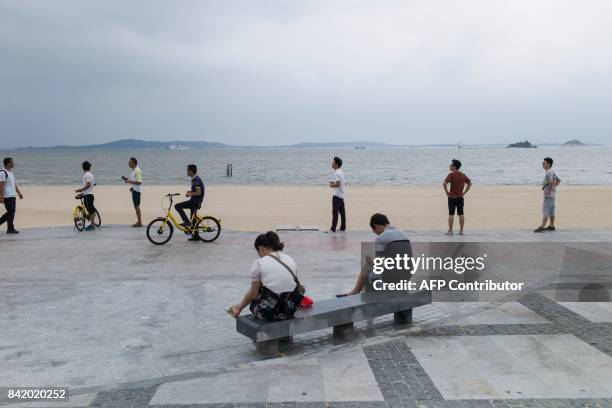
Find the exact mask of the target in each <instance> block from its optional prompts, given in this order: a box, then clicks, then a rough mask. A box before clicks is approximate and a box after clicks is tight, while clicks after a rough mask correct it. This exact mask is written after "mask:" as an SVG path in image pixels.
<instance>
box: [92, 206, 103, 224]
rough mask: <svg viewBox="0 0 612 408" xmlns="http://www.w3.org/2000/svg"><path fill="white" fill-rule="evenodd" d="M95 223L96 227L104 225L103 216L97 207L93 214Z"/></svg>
mask: <svg viewBox="0 0 612 408" xmlns="http://www.w3.org/2000/svg"><path fill="white" fill-rule="evenodd" d="M93 223H94V225H95V226H96V227H99V226H100V225H102V217H100V212H99V211H98V210H97V209H96V212H95V213H94V215H93Z"/></svg>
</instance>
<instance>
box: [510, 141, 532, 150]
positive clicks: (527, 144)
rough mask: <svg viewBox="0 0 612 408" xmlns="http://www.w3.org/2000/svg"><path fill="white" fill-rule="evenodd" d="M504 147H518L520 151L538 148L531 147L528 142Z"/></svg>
mask: <svg viewBox="0 0 612 408" xmlns="http://www.w3.org/2000/svg"><path fill="white" fill-rule="evenodd" d="M506 147H518V148H521V149H534V148H536V147H538V146H536V145H533V144H531V143H529V141H527V140H525V141H523V142H516V143H511V144H509V145H508V146H506Z"/></svg>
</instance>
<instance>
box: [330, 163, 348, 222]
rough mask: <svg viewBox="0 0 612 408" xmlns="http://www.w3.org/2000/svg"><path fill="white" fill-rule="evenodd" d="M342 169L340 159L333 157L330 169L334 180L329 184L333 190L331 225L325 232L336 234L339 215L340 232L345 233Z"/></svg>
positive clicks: (343, 177) (343, 178) (344, 180)
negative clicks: (332, 170)
mask: <svg viewBox="0 0 612 408" xmlns="http://www.w3.org/2000/svg"><path fill="white" fill-rule="evenodd" d="M340 167H342V159H341V158H339V157H337V156H336V157H334V160H333V161H332V169H334V170H335V172H334V179H333V180H332V181H330V182H329V186H330V187H331V188H332V190H333V196H332V225H331V228H330V229H329V231H327V232H336V226H337V225H338V215H340V219H341V221H340V231H346V209H345V208H344V188H345V182H346V178H345V176H344V172H343V171H342V170H340Z"/></svg>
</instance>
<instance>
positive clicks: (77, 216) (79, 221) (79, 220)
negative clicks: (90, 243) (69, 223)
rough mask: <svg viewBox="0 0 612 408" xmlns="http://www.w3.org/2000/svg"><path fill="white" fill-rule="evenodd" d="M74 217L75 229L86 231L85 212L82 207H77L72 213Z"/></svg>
mask: <svg viewBox="0 0 612 408" xmlns="http://www.w3.org/2000/svg"><path fill="white" fill-rule="evenodd" d="M72 214H73V215H72V216H73V218H74V227H75V228H76V229H77V230H78V231H83V229H85V212H84V211H83V208H82V207H76V208H75V209H74V210H73V211H72Z"/></svg>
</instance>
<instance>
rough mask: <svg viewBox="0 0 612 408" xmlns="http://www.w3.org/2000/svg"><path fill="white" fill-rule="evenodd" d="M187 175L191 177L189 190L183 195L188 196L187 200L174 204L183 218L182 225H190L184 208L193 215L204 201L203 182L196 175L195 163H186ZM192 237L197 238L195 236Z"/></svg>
mask: <svg viewBox="0 0 612 408" xmlns="http://www.w3.org/2000/svg"><path fill="white" fill-rule="evenodd" d="M187 175H188V176H189V177H191V190H189V191H187V193H185V197H189V200H187V201H183V202H182V203H178V204H175V205H174V208H175V209H176V212H178V213H179V215H180V216H181V219H182V220H183V223H182V224H181V225H183V226H184V227H188V226H189V225H191V221H189V218H187V214H185V210H186V209H189V210H190V212H191V216H193V213H194V212H195V211H197V210H198V209H199V208H200V207H202V201H204V183H203V182H202V179H201V178H200V176H198V167H197V166H196V165H195V164H190V165H188V166H187ZM194 238H195V239H196V240H197V237H194Z"/></svg>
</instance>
